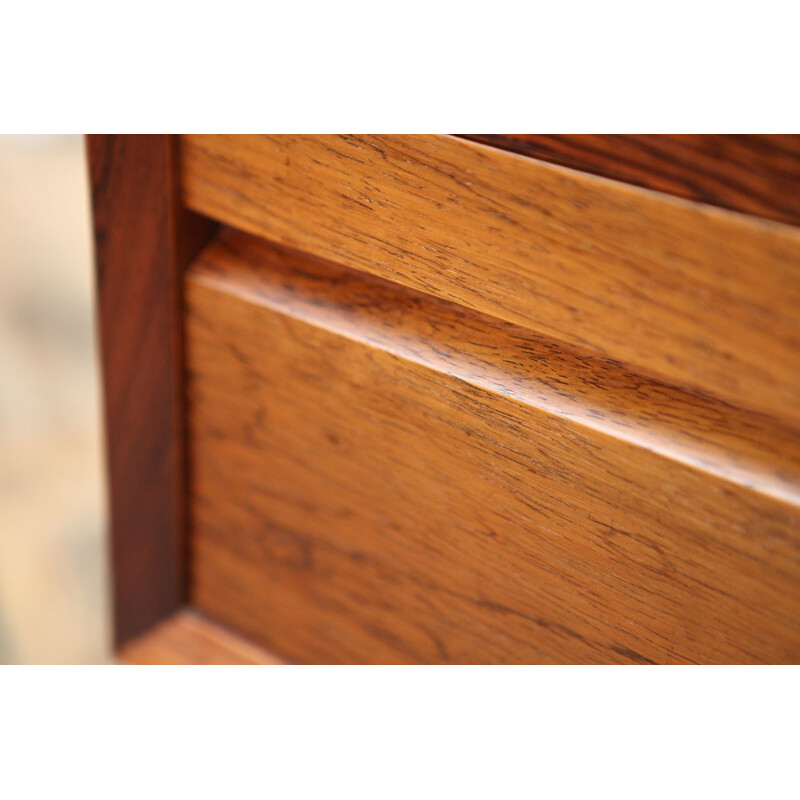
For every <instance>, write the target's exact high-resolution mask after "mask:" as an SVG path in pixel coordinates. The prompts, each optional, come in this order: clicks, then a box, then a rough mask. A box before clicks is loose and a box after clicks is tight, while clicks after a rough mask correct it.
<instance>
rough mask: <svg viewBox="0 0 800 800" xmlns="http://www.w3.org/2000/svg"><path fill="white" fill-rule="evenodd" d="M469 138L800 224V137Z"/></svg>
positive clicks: (519, 135)
mask: <svg viewBox="0 0 800 800" xmlns="http://www.w3.org/2000/svg"><path fill="white" fill-rule="evenodd" d="M466 138H468V139H472V140H473V141H477V142H482V143H484V144H490V145H493V146H495V147H501V148H503V149H505V150H510V151H512V152H515V153H520V154H521V155H526V156H530V157H533V158H539V159H542V160H544V161H550V162H552V163H554V164H561V165H562V166H564V167H571V168H572V169H577V170H581V171H582V172H591V173H593V174H595V175H601V176H603V177H605V178H612V179H614V180H618V181H624V182H626V183H633V184H635V185H637V186H642V187H644V188H646V189H654V190H656V191H659V192H666V193H667V194H672V195H675V196H677V197H684V198H686V199H688V200H697V201H699V202H701V203H708V204H710V205H714V206H719V207H721V208H729V209H732V210H734V211H741V212H744V213H748V214H755V215H757V216H760V217H764V218H766V219H772V220H776V221H778V222H785V223H789V224H792V225H798V224H800V136H798V135H796V134H791V135H776V134H767V135H764V134H759V135H756V136H752V135H750V136H732V135H727V134H711V135H707V134H638V133H637V134H539V133H511V134H469V135H467V136H466Z"/></svg>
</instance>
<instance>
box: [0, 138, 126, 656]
mask: <svg viewBox="0 0 800 800" xmlns="http://www.w3.org/2000/svg"><path fill="white" fill-rule="evenodd" d="M91 259H92V257H91V238H90V222H89V198H88V181H87V176H86V164H85V154H84V146H83V139H82V137H79V136H31V137H19V136H0V663H6V664H7V663H96V662H105V661H108V660H109V658H110V656H109V638H110V637H109V632H108V616H109V615H108V602H107V597H108V590H107V581H108V575H107V569H106V552H105V547H106V545H105V540H104V527H105V522H104V519H105V511H104V507H103V474H102V468H101V464H102V451H101V422H100V419H101V417H100V385H99V378H98V366H97V363H98V362H97V353H96V336H95V299H94V285H93V272H92V269H93V267H92V260H91Z"/></svg>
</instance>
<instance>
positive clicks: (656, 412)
mask: <svg viewBox="0 0 800 800" xmlns="http://www.w3.org/2000/svg"><path fill="white" fill-rule="evenodd" d="M470 146H471V145H470ZM192 158H196V156H193V157H192ZM192 191H194V190H191V191H190V196H193V197H196V196H197V195H196V193H195V194H192ZM320 191H324V189H321V190H320ZM297 218H299V213H298V215H297ZM308 241H309V240H308V239H306V240H305V242H306V243H308ZM354 247H355V245H354ZM310 249H312V250H313V249H315V248H313V247H311V248H310ZM316 249H318V248H316ZM343 260H345V261H346V260H347V259H343ZM386 263H388V262H386ZM445 266H446V265H445ZM371 271H376V272H380V271H381V270H379V269H374V270H371ZM442 274H443V275H447V274H449V273H448V271H447V269H446V268H443V270H442ZM403 282H411V281H403ZM444 293H445V292H444V291H443V290H442V285H440V286H439V287H438V288H437V289H436V294H444ZM487 296H491V292H490V293H489V294H488V295H487ZM522 296H524V293H523V295H522ZM459 299H460V300H463V299H464V297H459ZM491 302H492V303H494V302H495V301H494V300H492V301H491ZM186 303H187V320H186V357H187V397H188V438H189V443H190V444H189V457H190V469H189V480H190V510H191V514H190V516H191V519H190V531H191V536H190V549H191V559H190V586H191V597H192V600H193V602H194V603H196V604H197V606H198V607H199V608H200V609H201V610H203V611H205V612H207V613H209V614H210V615H211V616H212V617H214V618H216V619H218V620H220V621H222V622H224V623H227V624H229V625H231V626H233V627H234V628H235V629H237V630H239V631H242V632H244V633H246V634H247V635H249V636H250V637H252V638H253V639H254V640H255V641H257V642H259V643H261V644H263V645H265V646H267V647H269V648H271V649H273V650H274V651H275V652H277V653H279V654H280V655H281V656H283V657H286V658H288V659H289V660H295V661H301V662H305V661H322V662H339V661H353V662H618V661H626V662H630V661H643V662H646V661H656V662H684V661H702V662H705V661H723V662H726V661H728V662H730V661H732V662H740V661H741V662H750V661H792V660H796V659H797V658H798V656H800V626H799V625H798V620H800V592H798V585H800V547H798V543H799V539H800V537H799V536H798V529H799V526H800V514H798V504H797V500H798V495H797V486H798V485H800V481H798V474H800V468H799V467H798V459H797V447H796V437H795V436H794V435H793V433H792V432H791V431H790V430H789V429H786V428H784V427H782V425H781V424H780V423H779V422H777V421H775V420H771V419H768V418H766V417H761V416H759V415H758V414H755V413H750V412H744V411H740V410H737V409H735V408H732V407H731V406H730V405H728V404H726V403H724V402H718V401H715V400H712V399H708V398H703V397H701V396H699V395H695V394H692V393H691V392H687V391H684V390H682V389H679V388H675V387H670V386H668V385H666V384H664V383H659V382H658V381H655V380H649V379H646V378H642V377H640V376H637V375H636V374H635V373H633V372H630V371H628V369H627V368H626V367H623V366H621V365H619V364H616V363H613V362H610V361H606V360H603V359H602V358H597V357H596V356H592V355H591V352H592V348H588V351H584V350H574V349H570V347H568V346H566V345H558V344H556V343H555V342H554V341H552V340H551V339H549V338H545V337H542V336H541V335H539V334H537V333H535V332H533V331H532V330H528V329H526V327H523V326H520V325H512V324H509V323H508V322H502V321H500V320H499V319H492V318H490V317H484V316H481V315H480V314H479V313H476V311H475V310H469V309H466V308H463V307H460V306H456V305H451V304H450V303H448V302H444V301H442V300H440V299H437V298H435V297H432V296H425V295H422V294H417V293H416V292H414V291H412V290H410V289H407V288H404V287H402V286H399V285H397V284H392V283H388V282H384V281H382V280H380V279H378V278H374V277H371V276H370V275H367V274H364V273H355V272H350V271H348V270H347V269H345V268H343V267H339V266H333V265H331V264H326V263H322V262H317V261H315V260H314V259H313V258H311V257H309V256H306V255H294V254H291V253H289V252H286V251H282V250H279V249H275V248H273V247H271V246H269V245H267V244H266V243H264V242H262V241H259V240H256V239H254V238H252V237H250V236H247V235H245V234H242V233H238V232H234V231H225V232H223V234H222V235H221V236H220V237H219V239H218V240H217V241H216V242H214V243H212V245H210V246H209V248H207V249H206V250H205V251H204V253H203V254H202V255H201V257H200V258H199V260H198V261H197V262H196V263H195V264H194V265H193V266H192V268H191V269H190V271H189V273H188V275H187V279H186ZM471 305H478V304H477V303H472V304H471ZM492 307H493V308H495V310H496V304H495V305H493V306H492ZM500 316H508V317H514V318H515V319H516V318H518V317H519V314H517V313H516V312H515V313H513V314H508V315H500ZM517 321H519V320H517ZM529 327H531V328H532V327H535V326H534V325H531V326H529ZM710 357H711V358H712V360H713V354H712V355H711V356H710Z"/></svg>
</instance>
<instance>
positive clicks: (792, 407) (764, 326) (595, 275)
mask: <svg viewBox="0 0 800 800" xmlns="http://www.w3.org/2000/svg"><path fill="white" fill-rule="evenodd" d="M181 158H182V174H183V181H184V197H185V199H186V202H187V203H188V205H189V206H190V207H191V208H193V209H194V210H196V211H199V212H201V213H204V214H207V215H208V216H210V217H212V218H214V219H218V220H221V221H224V222H226V223H229V224H232V225H234V226H237V227H240V228H242V229H245V230H247V231H250V232H253V233H257V234H260V235H263V236H265V237H267V238H269V239H272V240H274V241H276V242H279V243H282V244H285V245H288V246H292V247H297V248H299V249H302V250H304V251H306V252H308V253H310V254H314V255H318V256H323V257H326V258H330V259H331V260H333V261H336V262H338V263H341V264H343V265H345V266H349V267H354V268H357V269H361V270H364V271H367V272H370V273H373V274H375V275H378V276H380V277H384V278H388V279H390V280H393V281H396V282H398V283H402V284H404V285H406V286H409V287H411V288H415V289H418V290H420V291H423V292H427V293H429V294H434V295H436V296H438V297H441V298H444V299H447V300H453V301H455V302H458V303H459V304H461V305H464V306H466V307H469V308H471V309H474V310H476V311H480V312H484V313H487V314H490V315H492V316H496V317H498V318H501V319H504V320H507V321H510V322H513V323H515V324H517V325H520V326H523V327H527V328H530V329H531V330H534V331H536V332H538V333H541V334H543V335H545V336H547V337H548V338H550V339H552V340H554V341H558V342H563V343H566V344H570V345H574V346H577V347H580V348H582V349H584V350H585V351H586V352H587V353H589V354H593V355H595V356H601V357H604V358H611V359H614V360H617V361H621V362H624V363H626V364H628V365H629V366H630V367H632V368H633V370H634V371H636V372H640V373H642V374H649V375H654V376H660V377H662V378H664V379H666V380H667V381H668V382H670V383H674V384H677V385H680V386H683V387H685V388H687V389H692V390H697V391H701V392H705V393H708V394H710V395H714V396H717V397H719V398H721V399H723V400H725V401H727V402H730V403H732V404H734V405H736V406H741V407H744V408H752V409H754V410H758V411H762V412H765V413H768V414H772V415H774V416H776V417H777V418H780V419H783V420H785V421H786V422H791V423H792V424H794V425H798V424H800V404H798V402H797V398H798V394H799V393H800V346H798V343H800V312H798V309H800V231H798V230H796V229H795V228H793V227H789V226H784V225H779V224H777V223H772V222H765V221H761V220H758V219H755V218H748V217H744V216H742V215H740V214H734V213H730V212H726V211H722V210H718V209H715V208H712V207H710V206H704V205H699V204H690V203H686V202H685V201H681V200H675V199H672V198H669V197H667V196H665V195H661V194H657V193H654V192H649V191H645V190H643V189H638V188H635V187H630V186H626V185H623V184H620V183H617V182H613V181H608V180H605V179H602V178H598V177H594V176H591V175H581V174H578V173H576V172H574V171H572V170H567V169H564V168H562V167H559V166H554V165H551V164H545V163H542V162H539V161H535V160H533V159H527V158H523V157H521V156H517V155H514V154H510V153H506V152H503V151H500V150H498V149H495V148H491V147H486V146H483V145H479V144H474V143H472V142H467V141H463V140H461V139H458V138H454V137H444V136H421V137H420V136H417V137H415V136H388V137H381V136H364V137H345V136H337V137H325V136H307V137H303V136H282V137H281V136H278V137H268V136H234V137H227V136H207V135H200V136H194V135H192V136H184V137H182V139H181Z"/></svg>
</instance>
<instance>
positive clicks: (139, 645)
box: [118, 610, 283, 666]
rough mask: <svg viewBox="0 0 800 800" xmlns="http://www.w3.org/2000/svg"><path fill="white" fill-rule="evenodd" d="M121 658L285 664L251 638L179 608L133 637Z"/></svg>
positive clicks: (129, 661)
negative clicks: (144, 631)
mask: <svg viewBox="0 0 800 800" xmlns="http://www.w3.org/2000/svg"><path fill="white" fill-rule="evenodd" d="M118 655H119V660H120V661H121V662H123V663H126V664H138V665H147V666H150V665H160V664H169V665H189V664H202V665H234V664H236V665H239V664H251V665H252V664H282V663H283V662H282V661H281V660H280V659H279V658H277V657H276V656H274V655H272V653H270V652H268V651H267V650H264V649H262V648H260V647H257V646H256V645H254V644H252V643H251V642H249V641H247V640H246V639H243V638H242V637H241V636H237V635H236V634H234V633H231V631H230V630H229V629H228V628H225V627H223V626H222V625H218V624H216V623H214V622H212V621H211V620H209V619H208V618H207V617H203V616H202V615H200V614H197V613H196V612H194V611H190V610H184V611H178V612H176V613H175V614H173V615H172V616H171V617H169V618H168V619H166V620H164V621H163V622H160V623H158V624H157V625H155V626H153V627H152V628H150V629H149V630H148V631H147V633H145V634H142V635H141V636H138V637H136V638H134V639H133V640H131V641H129V642H128V643H127V644H126V645H124V646H123V647H122V649H121V650H120V651H119V654H118Z"/></svg>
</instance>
